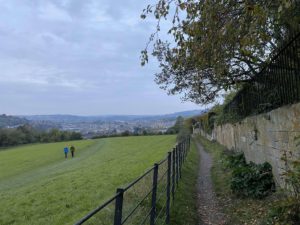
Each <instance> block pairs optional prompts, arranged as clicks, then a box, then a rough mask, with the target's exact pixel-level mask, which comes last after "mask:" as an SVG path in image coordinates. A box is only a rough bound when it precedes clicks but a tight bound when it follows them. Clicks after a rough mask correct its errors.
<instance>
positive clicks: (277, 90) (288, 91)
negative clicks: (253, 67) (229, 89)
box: [224, 33, 300, 118]
mask: <svg viewBox="0 0 300 225" xmlns="http://www.w3.org/2000/svg"><path fill="white" fill-rule="evenodd" d="M299 101H300V33H298V34H296V35H294V36H292V38H290V39H289V40H288V42H287V43H286V44H285V45H284V47H283V48H281V49H279V51H278V52H277V54H276V55H275V56H274V57H273V58H272V59H271V61H270V63H269V64H268V65H267V66H266V67H264V68H263V69H262V70H261V71H260V73H259V74H257V75H256V76H255V77H254V79H253V80H252V82H250V83H247V85H245V86H244V87H243V89H242V90H241V91H239V92H238V93H237V95H236V96H235V98H234V99H233V100H232V101H231V102H229V104H227V105H226V106H225V108H224V113H228V114H231V115H235V116H236V117H241V118H244V117H246V116H249V115H253V114H258V113H262V112H267V111H270V110H272V109H276V108H278V107H281V106H283V105H287V104H293V103H296V102H299Z"/></svg>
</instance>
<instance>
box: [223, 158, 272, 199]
mask: <svg viewBox="0 0 300 225" xmlns="http://www.w3.org/2000/svg"><path fill="white" fill-rule="evenodd" d="M227 162H228V165H229V167H230V168H232V178H231V185H230V187H231V190H232V192H233V193H234V194H236V195H237V196H239V197H250V198H257V199H261V198H264V197H266V196H268V195H269V194H271V193H272V192H273V191H274V190H275V183H274V180H273V174H272V167H271V165H270V164H269V163H267V162H266V163H263V164H254V163H253V162H250V163H248V164H247V163H246V160H245V157H244V155H243V154H234V155H231V156H228V160H227Z"/></svg>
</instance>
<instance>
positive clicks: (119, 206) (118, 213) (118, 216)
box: [114, 188, 124, 225]
mask: <svg viewBox="0 0 300 225" xmlns="http://www.w3.org/2000/svg"><path fill="white" fill-rule="evenodd" d="M117 194H118V195H117V197H116V206H115V219H114V225H121V224H122V210H123V195H124V189H122V188H118V189H117Z"/></svg>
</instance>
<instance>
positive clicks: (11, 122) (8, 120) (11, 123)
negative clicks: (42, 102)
mask: <svg viewBox="0 0 300 225" xmlns="http://www.w3.org/2000/svg"><path fill="white" fill-rule="evenodd" d="M27 123H29V121H28V120H27V119H26V118H20V117H16V116H8V115H5V114H2V115H0V128H4V127H16V126H19V125H23V124H27Z"/></svg>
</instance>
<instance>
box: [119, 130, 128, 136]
mask: <svg viewBox="0 0 300 225" xmlns="http://www.w3.org/2000/svg"><path fill="white" fill-rule="evenodd" d="M129 135H130V131H129V130H125V131H124V132H122V133H121V136H129Z"/></svg>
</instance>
